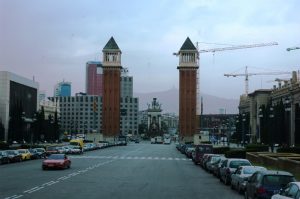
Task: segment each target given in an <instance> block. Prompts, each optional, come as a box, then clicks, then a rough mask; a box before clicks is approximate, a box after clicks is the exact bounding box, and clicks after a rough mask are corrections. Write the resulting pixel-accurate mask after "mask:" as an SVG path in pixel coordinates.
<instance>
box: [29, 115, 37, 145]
mask: <svg viewBox="0 0 300 199" xmlns="http://www.w3.org/2000/svg"><path fill="white" fill-rule="evenodd" d="M36 120H37V119H36V113H34V114H33V117H32V128H31V133H30V145H31V147H32V145H33V137H34V134H35V133H36Z"/></svg>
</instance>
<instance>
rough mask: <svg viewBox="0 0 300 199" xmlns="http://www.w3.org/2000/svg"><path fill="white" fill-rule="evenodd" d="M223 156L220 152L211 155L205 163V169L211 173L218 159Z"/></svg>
mask: <svg viewBox="0 0 300 199" xmlns="http://www.w3.org/2000/svg"><path fill="white" fill-rule="evenodd" d="M222 156H223V155H219V154H213V155H211V156H209V157H208V159H207V161H206V163H205V169H206V170H207V171H208V172H209V173H212V171H213V167H214V166H215V165H216V164H217V163H218V161H219V160H220V159H221V157H222ZM223 157H224V156H223Z"/></svg>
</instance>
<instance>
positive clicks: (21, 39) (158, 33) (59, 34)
mask: <svg viewBox="0 0 300 199" xmlns="http://www.w3.org/2000/svg"><path fill="white" fill-rule="evenodd" d="M299 10H300V1H298V0H226V1H224V0H152V1H141V0H128V1H124V0H110V1H107V0H106V1H104V0H86V1H83V0H77V1H74V0H43V1H40V0H0V71H3V70H4V71H10V72H13V73H16V74H18V75H21V76H24V77H27V78H30V79H32V78H33V76H34V78H35V80H36V81H37V82H39V85H40V90H45V91H46V93H47V95H48V96H52V95H53V88H54V85H55V84H56V83H57V82H59V81H62V80H65V81H70V82H72V93H73V94H74V93H77V92H84V91H85V64H86V62H87V61H102V49H103V47H104V46H105V44H106V43H107V42H108V40H109V39H110V37H111V36H113V37H114V39H115V40H116V42H117V44H118V46H119V47H120V49H121V50H122V66H123V67H126V68H128V69H129V75H131V76H133V78H134V92H139V93H147V92H155V91H164V90H169V89H171V88H178V87H179V71H178V70H177V66H178V61H179V59H178V57H176V56H174V55H172V54H173V53H174V52H178V51H179V49H180V47H181V46H182V44H183V42H184V41H185V39H186V38H187V37H189V38H190V39H191V40H192V42H194V43H196V42H199V46H198V47H199V49H200V50H201V49H212V48H220V47H221V48H224V47H229V46H232V45H251V44H259V43H268V42H278V44H279V45H276V46H267V47H261V48H251V49H241V50H233V51H221V52H216V53H201V54H200V69H199V72H200V92H201V93H206V94H209V95H214V96H218V97H223V98H227V99H239V96H240V95H242V94H243V93H245V81H244V79H245V78H244V77H243V76H239V77H229V78H227V77H224V74H225V73H244V70H245V66H248V67H249V68H248V72H250V73H265V72H291V71H293V70H300V66H299V65H300V59H299V57H300V50H294V51H289V52H288V51H286V49H287V48H289V47H294V46H300V41H299V40H300V39H299V38H300V37H299V35H300V12H299ZM290 77H291V75H277V76H274V75H269V76H266V75H255V76H250V77H249V91H250V92H253V91H254V90H256V89H261V88H263V89H268V88H272V85H273V84H276V82H275V81H274V80H275V78H282V79H288V78H290Z"/></svg>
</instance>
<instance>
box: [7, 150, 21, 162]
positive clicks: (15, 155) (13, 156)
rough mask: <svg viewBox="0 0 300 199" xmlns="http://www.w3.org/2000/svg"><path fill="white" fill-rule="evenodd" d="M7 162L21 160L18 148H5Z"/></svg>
mask: <svg viewBox="0 0 300 199" xmlns="http://www.w3.org/2000/svg"><path fill="white" fill-rule="evenodd" d="M6 153H7V155H8V158H9V162H22V155H21V154H20V153H19V151H18V150H6Z"/></svg>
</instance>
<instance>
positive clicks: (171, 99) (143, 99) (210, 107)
mask: <svg viewBox="0 0 300 199" xmlns="http://www.w3.org/2000/svg"><path fill="white" fill-rule="evenodd" d="M133 96H134V97H138V98H139V109H140V110H145V109H147V104H149V103H151V102H152V99H153V98H157V100H158V102H159V103H160V104H162V109H163V112H164V113H176V114H178V112H179V90H178V89H176V88H172V89H169V90H165V91H156V92H149V93H141V92H134V93H133ZM201 97H202V98H203V114H219V113H225V114H236V113H238V105H239V100H238V99H226V98H222V97H217V96H213V95H209V94H205V93H200V95H199V99H200V98H201ZM200 103H201V102H200V101H199V107H200ZM221 110H222V111H221Z"/></svg>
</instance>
